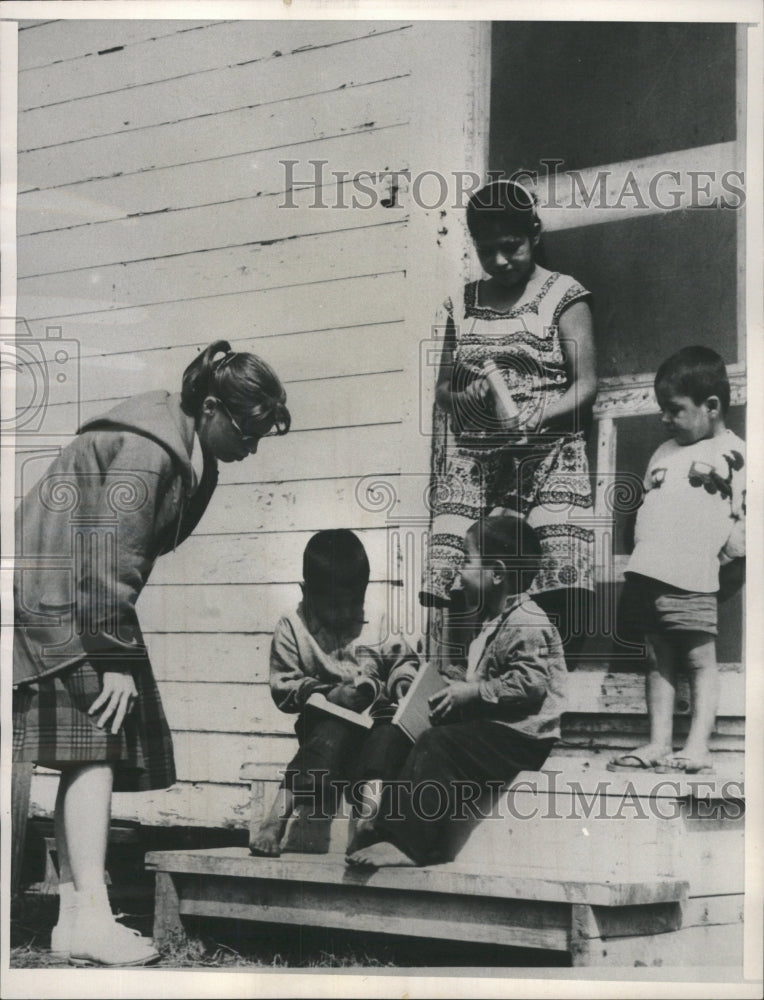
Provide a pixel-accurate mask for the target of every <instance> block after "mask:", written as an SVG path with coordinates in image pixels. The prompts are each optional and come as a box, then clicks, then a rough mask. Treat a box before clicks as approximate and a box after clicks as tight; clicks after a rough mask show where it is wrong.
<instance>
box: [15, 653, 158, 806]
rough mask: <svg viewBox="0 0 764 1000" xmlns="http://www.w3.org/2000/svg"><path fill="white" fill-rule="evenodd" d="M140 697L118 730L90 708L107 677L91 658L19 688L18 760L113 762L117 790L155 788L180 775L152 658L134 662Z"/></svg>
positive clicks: (45, 764)
mask: <svg viewBox="0 0 764 1000" xmlns="http://www.w3.org/2000/svg"><path fill="white" fill-rule="evenodd" d="M132 674H133V679H134V680H135V685H136V687H137V689H138V698H137V700H136V702H135V706H134V707H133V709H132V711H131V712H130V713H129V714H128V715H127V716H126V717H125V721H124V722H123V724H122V727H121V729H120V731H119V732H118V733H116V734H114V735H112V733H111V732H110V731H107V730H106V729H99V727H98V726H97V725H96V723H95V721H94V717H91V716H89V715H88V708H89V707H90V706H91V705H92V703H93V702H94V700H95V699H96V698H97V697H98V695H99V694H100V692H101V676H100V674H99V673H98V671H97V670H95V668H94V667H93V666H92V664H91V663H90V662H89V661H88V660H84V661H83V662H82V663H79V664H77V665H76V666H73V667H68V668H67V669H65V670H62V671H61V672H60V673H57V674H53V675H52V676H50V677H43V678H41V679H39V680H36V681H30V682H28V683H26V684H20V685H19V686H18V687H17V688H16V689H14V692H13V759H14V761H30V762H32V763H35V764H40V765H42V766H43V767H50V768H53V769H54V770H60V769H61V767H62V766H64V765H66V764H72V763H87V762H106V763H113V764H114V765H115V769H114V790H115V791H118V792H124V791H149V790H151V789H153V788H167V787H169V786H170V785H172V784H173V783H174V782H175V780H176V776H175V759H174V756H173V749H172V736H171V734H170V729H169V726H168V725H167V720H166V718H165V714H164V710H163V708H162V701H161V699H160V697H159V690H158V689H157V685H156V681H155V680H154V674H153V671H152V669H151V664H150V662H149V660H148V658H146V659H144V660H141V661H140V663H138V664H136V665H134V666H133V667H132Z"/></svg>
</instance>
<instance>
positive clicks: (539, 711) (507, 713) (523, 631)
mask: <svg viewBox="0 0 764 1000" xmlns="http://www.w3.org/2000/svg"><path fill="white" fill-rule="evenodd" d="M469 659H470V661H471V666H470V667H469V668H468V670H467V679H468V680H473V681H477V682H478V684H479V693H480V700H479V702H478V703H477V704H476V705H475V706H474V712H472V713H469V712H468V714H474V715H475V716H477V717H480V716H482V717H488V718H490V719H491V720H492V721H494V722H501V723H503V724H504V725H507V726H509V727H510V728H511V729H517V730H519V732H521V733H524V734H525V735H526V736H530V737H532V738H534V739H550V738H556V739H559V736H560V717H561V715H562V713H563V711H564V710H565V696H566V691H567V682H568V671H567V668H566V666H565V657H564V655H563V652H562V643H561V641H560V636H559V633H558V631H557V629H556V628H555V627H554V625H552V624H551V622H550V621H549V619H548V618H547V616H546V613H545V612H544V611H542V609H541V608H540V607H539V606H538V604H536V603H535V602H534V601H532V600H531V599H530V598H529V596H528V594H527V593H522V594H518V595H516V596H515V597H512V598H510V599H509V600H508V602H507V604H506V606H505V608H504V609H503V611H502V613H501V614H500V615H499V616H498V617H497V618H494V619H492V620H491V621H489V622H486V623H485V624H484V625H483V628H482V629H481V631H480V633H478V635H477V636H476V638H475V639H474V640H473V642H472V645H471V646H470V650H469Z"/></svg>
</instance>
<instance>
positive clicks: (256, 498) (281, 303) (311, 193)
mask: <svg viewBox="0 0 764 1000" xmlns="http://www.w3.org/2000/svg"><path fill="white" fill-rule="evenodd" d="M409 35H410V30H409V26H408V25H405V24H399V23H396V22H384V23H373V22H364V21H356V22H353V21H345V22H331V21H327V22H321V21H315V22H308V21H305V22H296V23H295V24H285V23H284V22H268V21H261V22H237V23H227V22H180V21H155V22H152V21H138V22H132V21H111V22H103V21H101V22H98V21H93V22H83V21H79V22H73V21H69V22H51V23H48V24H44V25H39V26H36V27H34V28H33V27H31V26H29V27H25V28H24V29H23V30H22V31H21V32H20V42H19V46H20V67H21V72H20V74H19V105H20V107H19V111H20V113H19V143H18V145H19V203H18V209H19V211H18V219H19V244H18V250H19V255H18V264H19V272H18V273H19V283H18V312H19V314H20V315H21V316H23V317H24V318H25V319H26V321H27V323H28V324H29V328H30V330H31V331H32V333H33V335H34V336H35V337H38V338H40V339H45V337H46V334H47V333H49V332H50V330H51V328H52V329H53V330H56V329H57V328H60V330H61V335H62V336H63V337H64V338H67V339H69V340H72V339H74V340H76V341H78V342H79V352H80V362H81V363H80V372H79V379H69V380H67V381H66V382H64V383H62V384H56V385H53V384H52V385H51V398H50V406H49V409H48V413H47V415H46V430H47V431H50V432H51V433H56V434H59V435H65V434H69V433H73V432H74V431H75V430H76V427H77V426H78V424H79V423H80V422H81V421H82V420H83V419H87V418H88V417H90V416H93V415H96V414H98V413H100V412H102V411H103V410H104V409H106V408H108V407H109V406H111V405H113V404H114V403H115V402H117V401H118V400H120V399H124V398H126V397H128V396H130V395H132V394H134V393H137V392H141V391H145V390H147V389H153V388H160V387H165V388H170V389H175V388H176V387H179V385H180V377H181V374H182V372H183V369H184V368H185V366H186V365H187V364H188V363H189V361H190V360H191V359H192V358H193V357H194V356H195V354H196V352H197V351H198V350H199V349H200V348H202V347H204V346H206V344H207V343H209V342H210V341H211V340H213V339H217V338H225V339H227V340H230V341H231V343H232V345H233V347H234V349H236V350H252V351H254V352H256V353H258V354H261V355H262V356H263V357H264V358H265V359H266V360H268V361H269V362H270V363H271V364H272V365H273V366H274V367H275V368H276V370H277V371H278V372H279V374H280V376H281V377H282V378H283V381H284V383H285V385H286V388H287V393H288V402H289V406H290V409H291V412H292V416H293V429H292V431H291V432H290V434H289V435H288V436H287V437H286V438H284V439H280V440H268V441H264V442H263V443H262V445H261V448H260V450H259V452H258V455H257V458H256V459H252V460H250V461H249V462H248V463H241V464H237V465H236V466H228V467H222V469H221V478H220V486H219V490H218V493H217V495H216V496H215V498H214V500H213V503H212V505H211V508H210V510H209V511H208V513H207V515H206V516H205V518H204V520H203V521H202V523H201V525H200V526H199V530H198V532H197V533H196V535H195V536H193V537H192V538H191V539H189V540H188V541H187V542H186V543H185V544H184V545H183V546H182V547H181V548H180V549H179V550H178V551H177V552H176V553H174V554H172V555H170V556H167V557H166V558H164V559H163V560H160V562H159V563H158V564H157V567H156V569H155V571H154V574H153V576H152V580H151V583H150V585H149V586H148V587H147V588H146V590H145V591H144V593H143V594H142V595H141V598H140V601H139V614H140V618H141V623H142V626H143V628H144V630H145V632H146V636H147V642H148V644H149V648H150V651H151V655H152V660H153V662H154V665H155V670H156V673H157V677H158V678H159V681H160V683H161V685H162V692H163V700H164V702H165V707H166V712H167V716H168V720H169V722H170V726H171V728H172V730H173V734H174V740H175V746H176V755H177V764H178V774H179V778H180V784H179V785H178V786H177V787H176V788H174V789H173V790H171V791H168V792H162V793H154V794H152V795H151V796H145V795H139V796H134V797H130V796H116V797H115V804H114V815H115V816H116V817H122V818H134V819H141V820H143V821H144V822H154V823H163V824H172V823H175V822H178V823H194V824H201V825H210V826H225V825H231V824H234V825H244V824H245V822H246V810H245V809H244V806H245V804H246V802H247V799H248V789H247V788H246V786H242V785H241V784H240V783H239V781H238V771H239V767H240V766H241V764H242V763H243V762H244V761H245V760H248V759H250V760H251V759H258V760H263V761H272V762H273V763H274V765H275V764H277V763H278V762H282V763H283V762H286V761H287V760H288V758H289V755H290V754H291V752H292V751H293V748H294V742H295V741H294V736H293V731H292V729H291V725H292V723H293V720H292V719H290V718H289V717H287V716H285V715H283V714H282V713H280V712H279V711H278V710H277V709H276V708H275V706H274V705H273V702H272V700H271V698H270V693H269V690H268V687H267V665H268V651H269V644H270V634H271V631H272V629H273V626H274V624H275V622H276V621H277V620H278V618H279V616H280V615H282V614H284V613H285V612H286V611H289V610H292V609H293V608H294V606H295V604H296V603H297V601H298V600H299V596H300V592H299V587H298V584H299V580H300V576H301V557H302V550H303V548H304V545H305V542H306V541H307V539H308V538H309V537H310V535H311V533H313V532H314V531H316V530H318V529H319V528H324V527H340V526H346V527H351V528H354V529H356V530H357V531H358V532H359V534H360V536H361V538H362V539H363V541H364V543H365V545H366V547H367V550H368V552H369V556H370V559H371V563H372V582H371V584H370V588H369V599H368V602H367V614H369V616H370V617H371V613H373V614H374V615H376V614H378V613H381V612H383V611H385V610H388V611H389V610H390V608H388V607H387V605H388V604H389V601H390V594H392V595H393V602H395V601H396V600H398V599H399V596H400V590H401V587H400V586H399V585H400V583H401V582H402V581H401V570H400V565H399V560H398V558H397V554H396V553H397V549H396V547H395V544H393V540H392V538H391V534H390V530H389V526H388V524H387V521H386V511H385V510H369V509H368V507H369V504H366V505H365V506H364V505H363V504H361V503H359V500H358V497H357V495H356V491H357V487H358V479H359V477H361V476H365V475H371V474H377V473H382V474H386V475H389V476H393V477H394V476H395V475H397V474H398V472H399V470H400V467H401V464H400V463H401V457H400V456H401V450H402V448H401V435H402V433H403V432H402V427H403V422H402V418H401V415H400V407H399V405H398V404H397V403H396V400H400V399H401V398H403V397H405V396H406V395H407V393H408V391H409V390H408V387H407V382H408V380H410V378H411V372H406V371H404V367H405V364H404V363H403V362H402V361H401V357H402V355H403V354H404V339H405V338H406V337H407V336H409V337H410V335H411V334H410V331H408V332H407V331H406V329H405V319H406V314H405V304H404V303H405V294H404V293H405V281H406V269H407V254H408V250H407V246H408V232H407V230H408V216H407V212H406V211H405V210H404V209H403V208H401V207H400V206H392V207H390V208H384V207H382V206H381V205H380V204H379V203H377V204H376V205H375V207H373V208H365V207H360V206H362V205H365V204H367V203H368V201H369V198H368V196H366V197H362V196H361V194H360V193H359V192H357V191H356V190H355V189H354V187H353V185H352V184H350V183H347V182H346V183H344V184H343V183H338V182H337V179H336V178H334V177H333V176H332V175H331V174H330V171H331V170H345V171H348V172H349V175H350V176H352V175H354V174H356V173H357V172H359V171H362V170H367V171H382V170H385V169H389V170H403V169H405V168H407V167H408V166H409V141H410V129H409V124H408V122H409V112H408V108H409V105H410V101H411V94H410V79H409V77H410V70H411V59H412V55H411V51H410V47H409ZM311 159H314V160H325V161H327V166H326V168H325V169H326V176H320V177H318V178H316V177H315V176H314V169H313V167H311V165H310V164H309V162H308V161H309V160H311ZM280 160H298V161H299V164H298V166H297V167H295V170H294V178H293V180H294V184H293V185H292V186H291V190H288V191H287V174H286V172H285V168H284V166H282V164H281V163H280V162H279V161H280ZM316 179H317V180H318V185H316V184H315V183H314V182H315V180H316ZM354 193H356V194H358V201H359V202H360V206H358V207H348V208H341V207H340V208H337V207H334V208H332V207H328V206H336V205H338V204H341V203H342V202H343V200H344V202H346V203H348V204H350V202H351V200H352V197H353V194H354ZM287 197H288V198H289V199H290V200H291V203H292V204H293V205H294V206H295V207H289V208H288V207H284V203H285V201H286V200H287ZM377 202H378V199H377ZM322 204H323V205H324V206H326V207H321V206H322ZM62 440H65V438H58V439H56V438H55V437H51V438H50V442H49V443H50V445H51V447H52V448H53V449H55V447H56V446H57V445H60V444H61V441H62ZM52 453H53V452H51V451H47V452H45V453H44V457H43V458H42V459H38V460H34V456H33V454H32V453H30V451H29V448H28V444H27V445H25V448H24V450H22V451H20V453H19V462H18V469H17V473H18V475H17V493H19V494H21V493H23V492H26V491H27V490H28V489H29V488H30V487H31V486H32V485H33V483H34V482H35V481H36V479H37V478H39V476H40V475H41V474H42V473H43V471H44V469H45V467H46V465H47V462H48V461H49V460H50V455H51V454H52ZM30 458H31V459H32V460H31V461H30ZM393 610H394V609H393ZM52 782H53V779H52V777H51V776H50V775H48V774H45V773H41V774H39V775H38V776H37V777H36V778H35V783H34V786H33V811H37V812H40V811H42V812H45V811H49V810H50V805H51V803H50V796H51V789H52Z"/></svg>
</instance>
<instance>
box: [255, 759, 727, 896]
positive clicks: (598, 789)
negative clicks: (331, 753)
mask: <svg viewBox="0 0 764 1000" xmlns="http://www.w3.org/2000/svg"><path fill="white" fill-rule="evenodd" d="M273 768H274V765H265V764H246V765H244V766H243V767H242V777H243V778H244V779H246V780H249V781H250V783H251V787H252V791H253V794H252V814H251V818H250V836H251V837H253V836H255V835H256V834H257V831H258V830H259V826H260V823H261V821H262V819H263V817H264V815H265V813H266V811H267V809H268V807H269V806H270V803H271V799H272V796H273V795H274V794H275V789H276V787H277V786H276V782H275V781H273V780H266V778H274V777H276V775H275V774H274V771H273ZM479 808H480V809H481V814H482V815H483V816H484V817H485V818H483V819H482V820H480V821H479V822H472V821H470V822H469V823H467V822H465V823H463V824H459V825H458V826H457V825H455V826H454V831H455V838H458V843H457V841H456V840H455V842H454V846H455V850H456V851H457V853H456V855H455V857H456V860H457V861H458V862H459V863H465V864H468V865H474V866H476V867H478V868H479V867H480V866H481V865H484V864H490V865H492V866H493V867H497V866H498V867H504V866H506V865H510V866H511V865H513V864H519V865H521V866H522V868H523V871H525V872H527V873H532V874H534V875H537V876H538V877H543V878H556V879H570V878H573V877H576V876H579V877H585V878H589V879H609V880H611V881H618V880H621V879H623V878H629V877H631V876H632V875H633V876H635V877H641V878H648V879H649V878H651V877H652V878H654V877H658V876H660V877H664V876H665V877H676V878H682V879H684V880H686V881H688V882H689V884H690V886H691V889H692V893H693V895H704V894H714V893H717V894H725V893H738V892H742V891H743V881H744V878H743V858H744V811H745V797H744V786H743V783H742V781H740V780H738V779H737V778H735V777H729V776H726V775H723V774H720V773H718V772H717V773H716V774H715V775H696V776H690V775H684V774H666V775H661V774H655V773H652V772H650V773H648V772H637V773H628V772H627V773H624V772H611V771H607V770H603V769H599V768H595V767H592V766H590V765H589V764H588V763H587V762H573V761H570V760H568V759H566V758H559V757H553V758H550V759H549V760H548V761H547V763H546V765H545V767H544V769H543V770H542V771H540V772H537V771H527V772H522V773H521V774H519V775H518V776H517V778H516V779H515V780H514V781H513V782H511V783H510V784H509V785H508V786H506V788H505V789H504V790H503V791H502V793H501V794H500V795H499V797H498V800H497V802H496V803H495V804H494V806H493V807H490V806H489V805H488V803H480V804H479ZM353 827H354V821H353V819H352V816H351V813H350V809H349V806H348V804H347V802H345V801H344V800H343V801H342V802H341V803H340V808H339V812H338V814H337V816H336V817H334V818H333V819H332V820H328V819H325V818H321V817H318V818H316V817H312V816H311V815H310V811H309V809H308V808H307V807H306V808H304V809H298V810H297V811H296V813H295V815H294V817H293V818H292V819H291V820H290V821H289V823H288V824H287V828H286V832H285V836H284V839H283V841H282V851H283V852H284V853H285V854H289V853H292V852H297V853H311V854H317V855H321V854H334V855H337V854H344V853H345V851H346V850H347V847H348V844H349V843H350V842H351V840H352V836H353Z"/></svg>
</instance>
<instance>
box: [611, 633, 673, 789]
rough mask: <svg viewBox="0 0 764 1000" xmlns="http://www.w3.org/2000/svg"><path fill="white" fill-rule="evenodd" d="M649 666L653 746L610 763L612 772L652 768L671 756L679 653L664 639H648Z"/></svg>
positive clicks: (650, 637)
mask: <svg viewBox="0 0 764 1000" xmlns="http://www.w3.org/2000/svg"><path fill="white" fill-rule="evenodd" d="M646 644H647V651H648V656H649V666H648V668H647V674H646V676H645V695H646V699H647V711H648V715H649V718H650V742H649V743H645V744H643V745H642V746H639V747H636V749H634V750H629V751H627V752H626V753H624V754H620V755H619V756H618V757H616V758H615V759H614V760H612V761H611V762H610V764H609V765H608V767H609V768H610V770H615V771H618V770H639V769H640V768H642V769H646V768H652V767H654V766H655V765H656V764H658V763H660V762H662V761H663V760H664V759H665V758H666V756H667V755H668V754H670V753H671V747H672V736H673V728H674V699H675V697H676V650H675V649H674V646H673V645H672V644H671V643H670V642H668V641H667V639H666V638H665V636H661V635H651V636H647V637H646Z"/></svg>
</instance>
